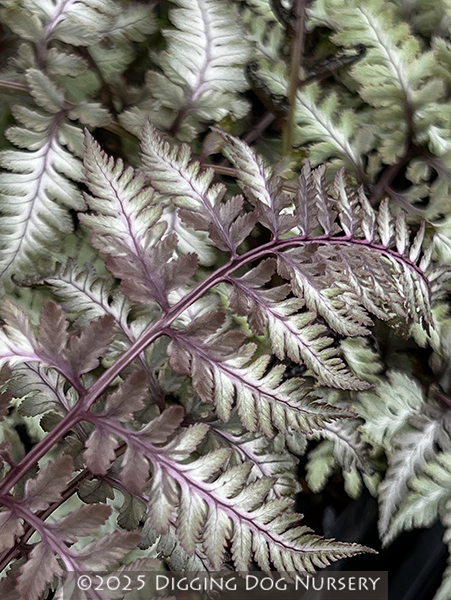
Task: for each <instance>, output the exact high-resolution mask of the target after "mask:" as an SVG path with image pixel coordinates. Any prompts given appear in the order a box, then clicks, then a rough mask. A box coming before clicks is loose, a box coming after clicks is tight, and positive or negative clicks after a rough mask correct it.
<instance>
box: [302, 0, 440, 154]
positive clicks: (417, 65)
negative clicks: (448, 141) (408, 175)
mask: <svg viewBox="0 0 451 600" xmlns="http://www.w3.org/2000/svg"><path fill="white" fill-rule="evenodd" d="M310 17H311V18H312V23H316V24H319V23H325V22H326V21H327V23H328V25H327V26H328V27H331V28H332V29H335V31H336V32H337V33H335V35H334V36H333V37H332V40H333V41H334V43H336V44H340V45H343V46H345V47H351V46H355V44H362V43H363V44H365V46H366V48H367V52H366V54H365V56H364V57H363V58H362V59H361V60H360V61H359V63H357V64H356V65H355V66H354V67H353V69H352V71H351V73H352V75H353V77H354V78H355V79H356V80H357V82H358V83H359V84H360V86H361V87H360V90H359V93H360V95H361V96H362V98H363V99H364V100H365V101H366V102H368V103H369V104H370V105H372V106H373V107H375V110H374V111H373V112H372V114H373V119H374V120H375V122H376V124H377V126H378V128H379V130H380V134H379V135H380V136H381V137H382V145H381V148H380V150H379V151H380V153H381V155H382V158H383V160H384V161H385V162H387V163H389V164H392V163H394V162H396V160H397V158H399V157H400V156H401V155H402V153H403V152H404V150H403V146H404V141H405V139H406V136H407V135H408V128H409V126H410V125H409V122H410V123H411V120H414V121H415V128H416V130H417V131H422V130H429V128H430V120H428V121H427V123H426V122H424V123H423V120H424V119H425V114H426V113H428V112H429V111H428V104H430V103H432V102H434V101H436V99H437V97H439V96H440V95H441V94H442V89H443V88H442V86H441V83H440V82H437V81H431V80H430V74H431V73H432V72H433V64H434V57H433V53H432V52H424V53H422V52H421V50H420V44H419V42H418V40H417V39H416V38H415V37H414V36H413V35H412V34H411V32H410V31H409V27H408V25H407V23H405V22H401V21H400V19H399V17H398V16H397V15H396V14H395V13H394V10H393V7H392V6H391V5H387V4H386V3H384V2H383V1H382V0H366V1H365V2H361V3H358V4H354V5H352V6H351V5H349V3H347V2H344V1H343V0H328V1H327V2H326V3H325V4H324V3H323V6H322V9H321V8H320V5H319V4H318V10H317V9H316V7H315V6H314V7H312V9H311V11H310ZM426 135H427V134H426Z"/></svg>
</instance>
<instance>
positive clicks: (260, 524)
mask: <svg viewBox="0 0 451 600" xmlns="http://www.w3.org/2000/svg"><path fill="white" fill-rule="evenodd" d="M165 412H166V411H165ZM165 419H168V420H169V422H170V425H171V427H170V429H172V428H173V427H172V426H173V424H174V420H173V415H171V414H169V413H168V414H167V415H166V414H165V413H163V414H162V415H161V416H160V418H159V419H158V422H159V424H160V425H161V424H163V423H164V421H165ZM153 429H154V433H155V434H156V435H157V438H156V439H157V441H155V439H153V435H152V434H150V433H148V434H147V436H146V437H145V438H143V436H142V434H141V433H140V432H132V431H130V430H127V429H125V428H121V429H119V428H116V431H117V433H118V435H120V436H121V437H122V438H123V439H124V440H126V441H127V443H128V444H129V445H132V446H134V447H136V448H137V449H138V450H139V452H141V453H142V454H143V455H144V456H145V457H146V458H147V459H148V460H149V462H151V463H152V466H153V473H154V476H153V478H152V480H151V487H150V492H149V497H148V498H149V499H148V514H149V519H150V524H151V526H152V527H153V528H156V529H157V530H158V531H159V532H161V533H165V532H167V531H169V525H170V521H171V518H174V517H175V516H176V515H177V518H178V520H179V521H178V522H179V523H180V520H181V519H182V517H186V516H187V515H189V516H190V518H191V520H192V521H191V522H192V524H195V525H196V526H195V528H194V529H195V531H194V532H192V531H191V532H187V531H186V530H185V529H183V539H181V540H180V541H181V543H182V544H183V545H185V544H186V548H185V549H186V550H187V552H192V551H193V548H194V544H196V543H200V544H201V545H202V548H203V550H204V552H205V553H206V555H207V557H208V559H209V560H210V561H211V562H212V566H213V568H214V570H220V569H221V567H222V561H223V549H224V548H225V544H226V542H227V541H228V540H230V541H231V546H232V556H233V560H234V562H235V566H236V568H237V569H238V570H241V571H243V570H247V569H248V566H249V562H250V560H251V558H252V556H253V557H254V559H255V560H256V561H257V563H258V564H259V566H261V567H262V568H267V567H268V565H269V561H272V563H273V564H274V565H275V566H276V568H277V569H279V570H281V571H283V570H287V569H288V568H290V570H291V571H293V570H295V571H305V570H308V571H312V570H314V568H315V567H324V566H326V565H328V564H330V561H334V560H338V559H339V558H343V557H345V556H350V555H354V554H356V553H359V552H364V551H365V550H366V549H365V548H363V547H362V546H359V545H358V544H344V543H339V542H335V541H333V540H322V539H321V538H319V537H318V536H315V535H313V534H311V533H310V530H309V529H308V528H306V527H303V526H300V525H298V519H299V516H298V515H296V514H295V513H292V512H290V510H289V509H290V506H291V501H290V500H289V499H287V498H281V499H273V500H267V496H268V493H269V491H270V489H271V487H272V485H273V480H272V479H257V480H256V481H254V482H253V483H250V484H247V475H248V474H249V471H250V468H251V465H250V466H246V465H243V464H241V465H237V466H235V467H232V468H230V469H226V470H224V471H222V467H223V465H224V464H225V463H226V461H227V459H228V458H229V456H230V451H229V450H227V449H224V448H223V449H218V450H216V451H213V452H211V453H209V454H206V455H204V456H201V457H200V458H198V459H196V460H194V461H190V462H188V463H186V462H184V464H180V462H181V461H186V460H187V459H188V457H189V455H190V454H191V452H193V451H194V450H195V449H196V448H197V447H198V445H199V443H200V441H201V440H202V439H203V437H204V436H205V434H206V428H205V427H201V426H196V425H195V426H192V427H190V428H188V429H185V431H183V432H182V433H180V434H178V436H177V437H175V438H174V439H172V440H171V441H170V442H169V443H167V444H166V445H165V446H163V447H162V446H159V447H157V446H155V445H154V444H155V443H158V441H159V442H161V437H159V432H158V427H154V428H153ZM215 474H217V477H216V478H215V479H214V480H213V479H212V478H213V476H214V475H215ZM212 536H213V537H212Z"/></svg>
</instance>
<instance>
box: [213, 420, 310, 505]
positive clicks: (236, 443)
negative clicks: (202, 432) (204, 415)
mask: <svg viewBox="0 0 451 600" xmlns="http://www.w3.org/2000/svg"><path fill="white" fill-rule="evenodd" d="M234 417H235V418H234ZM236 420H237V419H236V413H235V414H233V415H232V418H231V419H230V422H229V423H227V424H225V423H221V422H220V421H217V422H213V423H210V430H209V434H208V437H207V441H208V444H207V445H206V448H208V449H215V448H217V447H221V446H222V445H223V444H225V445H226V446H227V447H230V448H232V450H233V457H234V458H236V460H237V462H247V463H250V464H251V465H252V469H251V471H250V474H249V480H250V481H253V479H254V478H255V479H260V478H262V477H275V478H276V481H275V483H274V486H273V488H272V490H271V492H272V493H273V494H274V496H275V497H276V498H281V497H282V496H291V495H292V494H294V493H297V492H299V491H300V485H299V482H298V481H297V478H296V476H295V475H294V473H295V469H296V466H295V465H296V460H295V458H294V457H293V456H292V455H291V454H290V453H289V452H287V450H286V442H285V436H284V435H282V434H280V435H276V436H275V437H274V438H273V439H271V440H269V439H268V438H267V437H265V436H264V435H261V434H258V433H257V434H255V433H245V434H241V435H238V431H239V432H241V430H242V427H241V426H240V427H237V425H236Z"/></svg>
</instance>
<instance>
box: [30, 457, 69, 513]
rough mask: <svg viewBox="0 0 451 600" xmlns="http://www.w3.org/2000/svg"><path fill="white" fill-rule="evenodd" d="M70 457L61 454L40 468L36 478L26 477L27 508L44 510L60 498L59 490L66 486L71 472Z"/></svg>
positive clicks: (61, 490)
mask: <svg viewBox="0 0 451 600" xmlns="http://www.w3.org/2000/svg"><path fill="white" fill-rule="evenodd" d="M73 469H74V467H73V462H72V458H71V457H70V456H67V455H63V456H61V457H60V458H59V459H57V460H56V461H55V462H51V463H49V465H47V467H46V468H45V469H43V470H41V471H40V472H39V474H38V476H37V477H36V479H28V481H27V483H26V484H25V498H26V502H27V506H28V508H30V509H32V510H44V509H46V508H48V506H49V505H50V504H51V503H52V502H58V500H61V492H63V491H64V490H65V488H66V485H67V483H68V482H69V480H70V479H71V477H72V473H73Z"/></svg>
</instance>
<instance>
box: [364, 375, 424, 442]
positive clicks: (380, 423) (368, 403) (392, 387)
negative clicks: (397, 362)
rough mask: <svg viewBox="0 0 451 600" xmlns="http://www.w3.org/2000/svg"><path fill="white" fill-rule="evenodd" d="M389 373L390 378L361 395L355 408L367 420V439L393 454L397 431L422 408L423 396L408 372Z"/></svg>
mask: <svg viewBox="0 0 451 600" xmlns="http://www.w3.org/2000/svg"><path fill="white" fill-rule="evenodd" d="M387 375H388V380H387V381H381V382H380V383H379V384H378V385H377V387H376V388H374V390H369V391H366V392H364V393H362V394H359V397H358V398H359V402H358V404H356V405H355V409H356V410H357V411H358V413H359V415H361V416H362V418H363V419H364V420H365V423H364V424H363V425H362V431H363V432H364V433H365V436H366V438H367V439H368V440H369V441H370V442H371V443H372V444H374V445H375V446H376V447H382V448H384V449H385V450H387V451H388V452H389V453H391V452H392V450H393V444H394V443H395V442H396V440H397V438H398V434H399V433H400V432H401V431H402V430H403V428H404V427H405V426H406V425H407V424H408V422H409V420H410V418H411V417H412V416H414V415H415V414H417V413H419V412H420V411H421V408H422V407H423V405H424V396H423V392H422V390H421V387H420V386H419V385H418V384H417V383H416V382H415V381H414V380H413V379H412V378H411V377H409V376H408V375H406V374H405V373H402V372H399V371H389V372H388V373H387Z"/></svg>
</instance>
